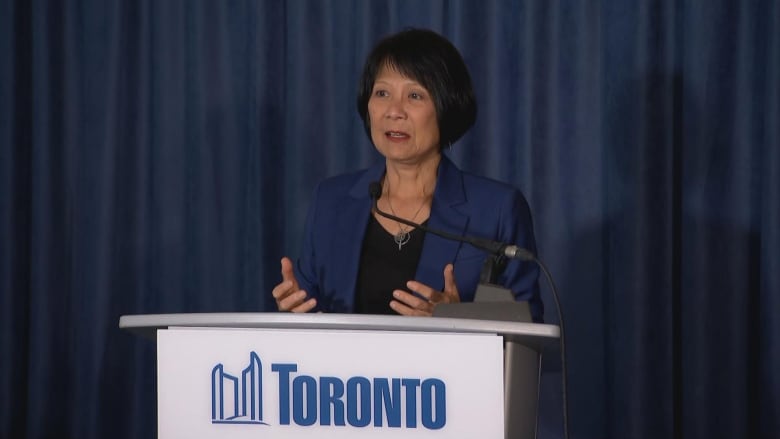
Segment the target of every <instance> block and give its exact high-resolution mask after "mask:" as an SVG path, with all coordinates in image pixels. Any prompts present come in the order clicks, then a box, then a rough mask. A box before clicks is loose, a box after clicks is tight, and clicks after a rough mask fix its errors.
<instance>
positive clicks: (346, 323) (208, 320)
mask: <svg viewBox="0 0 780 439" xmlns="http://www.w3.org/2000/svg"><path fill="white" fill-rule="evenodd" d="M119 327H120V328H121V329H124V330H127V331H130V332H133V333H136V334H139V335H142V336H144V337H148V338H150V339H155V338H156V333H157V330H158V329H167V328H169V327H205V328H244V329H247V328H263V329H318V330H353V331H406V332H410V331H411V332H443V333H446V332H452V333H466V334H496V335H501V336H503V337H504V339H505V340H508V341H517V342H520V343H523V344H528V345H533V346H542V345H544V344H546V343H547V342H550V341H553V340H557V339H558V338H559V337H560V330H559V328H558V326H556V325H547V324H539V323H515V322H505V321H494V320H475V319H456V318H445V317H405V316H400V315H399V316H392V315H387V316H385V315H358V314H322V313H317V314H294V313H280V312H267V313H193V314H186V313H185V314H139V315H125V316H121V317H120V318H119Z"/></svg>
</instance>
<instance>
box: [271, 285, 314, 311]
mask: <svg viewBox="0 0 780 439" xmlns="http://www.w3.org/2000/svg"><path fill="white" fill-rule="evenodd" d="M306 296H307V294H306V291H303V290H297V291H291V292H290V293H289V294H287V295H286V296H284V297H282V298H281V299H279V300H277V301H276V304H277V306H278V307H279V310H280V311H292V310H294V309H295V308H296V307H299V306H301V304H303V303H304V301H305V300H306Z"/></svg>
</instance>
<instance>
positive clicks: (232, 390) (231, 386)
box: [211, 352, 268, 425]
mask: <svg viewBox="0 0 780 439" xmlns="http://www.w3.org/2000/svg"><path fill="white" fill-rule="evenodd" d="M211 423H212V424H261V425H268V424H267V423H265V422H263V374H262V363H261V362H260V357H258V356H257V353H255V352H251V353H250V354H249V365H248V366H247V367H246V368H245V369H244V370H243V371H241V376H240V377H238V376H234V375H230V374H229V373H226V372H225V369H224V366H223V365H222V363H219V364H217V365H216V366H214V369H212V370H211Z"/></svg>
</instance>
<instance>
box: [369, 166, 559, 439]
mask: <svg viewBox="0 0 780 439" xmlns="http://www.w3.org/2000/svg"><path fill="white" fill-rule="evenodd" d="M368 194H369V196H371V201H372V202H373V208H374V211H375V212H376V213H378V214H379V215H381V216H383V217H385V218H388V219H391V220H393V221H397V222H399V223H401V224H405V225H407V226H412V227H415V228H418V229H420V230H423V231H425V232H427V233H432V234H434V235H437V236H440V237H442V238H444V239H450V240H454V241H459V242H465V243H468V244H471V245H473V246H474V247H476V248H478V249H480V250H484V251H487V252H489V253H491V254H492V255H493V259H497V258H501V256H505V257H507V258H510V259H520V260H522V261H532V262H536V264H537V265H539V268H541V270H542V273H544V275H545V277H546V278H547V282H548V283H549V285H550V290H551V291H550V292H551V293H552V297H553V301H554V302H555V309H556V311H557V312H558V328H559V331H560V338H559V342H560V349H561V393H562V397H563V400H562V406H563V407H562V409H563V410H562V411H563V437H564V438H565V439H568V438H569V402H568V372H567V367H566V338H565V337H566V336H565V330H564V327H563V313H562V311H561V304H560V300H559V299H558V289H557V288H556V287H555V282H553V278H552V275H551V274H550V271H549V270H548V269H547V267H546V266H545V265H544V264H543V263H542V261H540V260H539V259H537V258H536V255H534V254H533V253H532V252H531V251H530V250H528V249H525V248H522V247H518V246H516V245H510V244H506V243H503V242H498V241H492V240H489V239H482V238H474V237H470V236H459V235H455V234H452V233H447V232H444V231H441V230H435V229H431V228H429V227H426V226H424V225H422V224H417V223H413V222H411V221H409V220H406V219H404V218H401V217H398V216H395V215H390V214H389V213H387V212H382V211H381V210H379V206H378V204H379V198H380V197H381V196H382V185H381V184H380V183H379V182H376V181H373V182H371V183H369V185H368ZM487 265H488V266H489V265H490V264H487ZM490 271H491V270H490V269H488V272H490ZM484 275H485V269H483V277H485V276H484ZM487 277H488V279H489V278H491V277H492V274H488V276H487ZM488 285H489V284H488Z"/></svg>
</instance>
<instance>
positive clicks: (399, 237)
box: [393, 229, 411, 251]
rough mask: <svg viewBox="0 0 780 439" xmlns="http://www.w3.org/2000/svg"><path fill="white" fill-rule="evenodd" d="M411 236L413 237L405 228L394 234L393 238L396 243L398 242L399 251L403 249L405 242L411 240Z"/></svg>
mask: <svg viewBox="0 0 780 439" xmlns="http://www.w3.org/2000/svg"><path fill="white" fill-rule="evenodd" d="M410 238H411V237H410V236H409V232H407V231H406V230H403V229H401V230H399V231H398V233H396V234H395V235H394V236H393V240H394V241H395V243H396V244H398V251H401V247H403V246H404V244H406V243H407V242H409V239H410Z"/></svg>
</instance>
